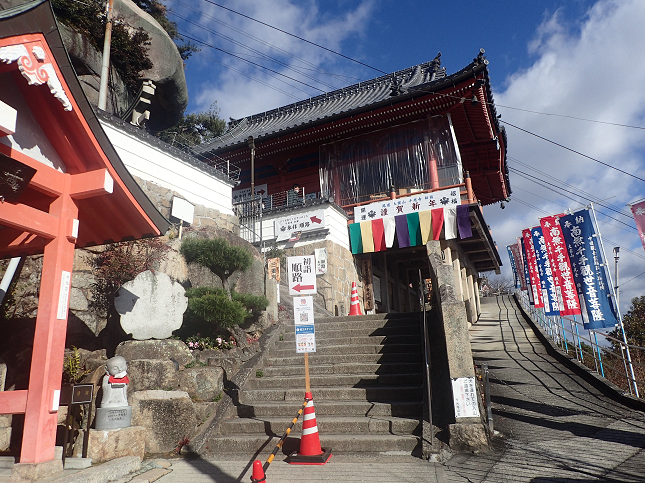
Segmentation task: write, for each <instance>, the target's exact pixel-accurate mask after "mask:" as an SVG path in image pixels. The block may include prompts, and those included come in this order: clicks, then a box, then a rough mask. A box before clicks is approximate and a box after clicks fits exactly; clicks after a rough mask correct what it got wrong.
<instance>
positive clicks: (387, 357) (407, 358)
mask: <svg viewBox="0 0 645 483" xmlns="http://www.w3.org/2000/svg"><path fill="white" fill-rule="evenodd" d="M404 346H405V347H406V348H407V349H408V351H409V352H405V351H404V350H403V349H398V351H396V352H381V350H382V348H380V347H379V346H369V345H366V346H352V347H342V346H336V347H323V348H321V349H320V351H319V352H312V353H310V354H309V364H311V365H315V364H343V363H345V364H348V363H370V362H371V363H381V364H382V363H385V362H420V361H421V360H422V355H421V352H420V350H419V346H417V345H414V346H413V347H410V345H408V344H403V345H401V346H400V347H404ZM391 349H393V350H394V349H395V348H391ZM360 351H362V352H360ZM295 352H296V350H295V347H294V349H293V350H292V351H289V350H288V349H284V350H283V352H278V351H276V353H275V356H274V357H269V358H268V359H267V361H266V364H265V366H301V365H303V364H304V363H303V355H302V354H296V353H295ZM290 354H291V355H290Z"/></svg>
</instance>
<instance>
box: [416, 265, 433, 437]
mask: <svg viewBox="0 0 645 483" xmlns="http://www.w3.org/2000/svg"><path fill="white" fill-rule="evenodd" d="M419 305H421V307H422V323H423V342H424V350H423V355H424V359H425V366H426V384H427V386H428V422H429V423H430V446H431V447H432V448H433V449H434V427H433V424H432V386H431V385H430V338H429V337H428V323H427V315H426V302H425V284H424V283H423V279H422V278H421V270H420V269H419Z"/></svg>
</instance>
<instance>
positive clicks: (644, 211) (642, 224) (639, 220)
mask: <svg viewBox="0 0 645 483" xmlns="http://www.w3.org/2000/svg"><path fill="white" fill-rule="evenodd" d="M630 208H631V209H632V215H634V221H635V222H636V228H638V236H640V237H641V243H642V244H643V248H645V201H641V202H640V203H635V204H633V205H631V207H630Z"/></svg>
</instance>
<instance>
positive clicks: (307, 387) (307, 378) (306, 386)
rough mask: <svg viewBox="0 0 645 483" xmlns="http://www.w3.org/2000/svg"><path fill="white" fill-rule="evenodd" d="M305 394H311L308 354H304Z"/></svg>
mask: <svg viewBox="0 0 645 483" xmlns="http://www.w3.org/2000/svg"><path fill="white" fill-rule="evenodd" d="M305 392H311V384H310V383H309V352H305Z"/></svg>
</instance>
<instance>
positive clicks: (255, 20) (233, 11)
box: [203, 0, 388, 75]
mask: <svg viewBox="0 0 645 483" xmlns="http://www.w3.org/2000/svg"><path fill="white" fill-rule="evenodd" d="M203 1H204V2H206V3H210V4H211V5H215V6H216V7H219V8H223V9H224V10H228V11H229V12H231V13H234V14H236V15H239V16H240V17H244V18H247V19H249V20H253V21H254V22H257V23H259V24H260V25H264V26H265V27H269V28H271V29H273V30H277V31H278V32H282V33H283V34H286V35H289V36H290V37H294V38H296V39H298V40H301V41H303V42H307V43H308V44H311V45H313V46H315V47H318V48H320V49H323V50H326V51H327V52H331V53H332V54H335V55H338V56H340V57H343V58H344V59H347V60H351V61H352V62H356V63H357V64H360V65H362V66H365V67H368V68H370V69H372V70H375V71H377V72H380V73H381V74H385V75H387V74H388V72H385V71H383V70H381V69H377V68H376V67H372V66H371V65H368V64H365V63H364V62H361V61H360V60H356V59H352V58H351V57H348V56H347V55H344V54H341V53H340V52H336V51H335V50H332V49H328V48H327V47H324V46H322V45H320V44H317V43H315V42H312V41H310V40H307V39H304V38H302V37H299V36H297V35H295V34H292V33H290V32H287V31H286V30H282V29H280V28H278V27H274V26H273V25H270V24H268V23H265V22H262V21H261V20H257V19H255V18H253V17H249V16H248V15H244V14H243V13H240V12H236V11H235V10H233V9H231V8H228V7H225V6H224V5H220V4H219V3H215V2H213V1H212V0H203Z"/></svg>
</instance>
